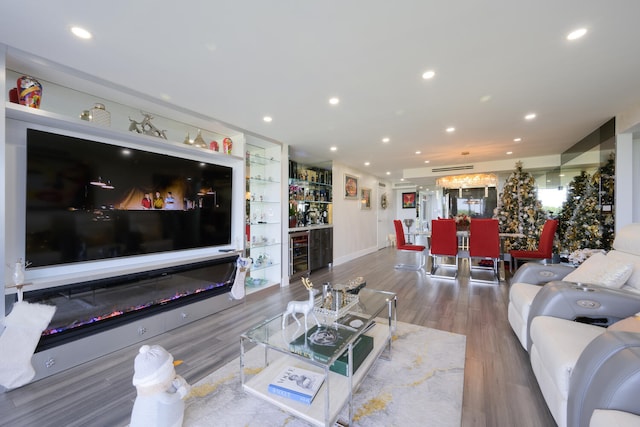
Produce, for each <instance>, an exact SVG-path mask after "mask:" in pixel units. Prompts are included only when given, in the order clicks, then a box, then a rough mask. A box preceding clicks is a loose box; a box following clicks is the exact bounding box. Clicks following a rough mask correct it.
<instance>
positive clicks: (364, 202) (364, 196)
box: [360, 188, 371, 209]
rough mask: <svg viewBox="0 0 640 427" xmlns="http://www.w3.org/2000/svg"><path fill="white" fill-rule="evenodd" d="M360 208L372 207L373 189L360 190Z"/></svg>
mask: <svg viewBox="0 0 640 427" xmlns="http://www.w3.org/2000/svg"><path fill="white" fill-rule="evenodd" d="M360 209H371V189H370V188H363V189H362V190H361V191H360Z"/></svg>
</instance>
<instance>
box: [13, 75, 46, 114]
mask: <svg viewBox="0 0 640 427" xmlns="http://www.w3.org/2000/svg"><path fill="white" fill-rule="evenodd" d="M17 84H18V87H17V89H18V102H20V104H21V105H26V106H27V107H31V108H40V102H41V101H42V85H41V84H40V82H39V81H37V80H36V79H34V78H33V77H31V76H22V77H19V78H18V82H17Z"/></svg>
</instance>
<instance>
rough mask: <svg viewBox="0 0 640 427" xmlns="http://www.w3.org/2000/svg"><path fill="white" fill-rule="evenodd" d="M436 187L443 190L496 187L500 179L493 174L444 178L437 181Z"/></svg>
mask: <svg viewBox="0 0 640 427" xmlns="http://www.w3.org/2000/svg"><path fill="white" fill-rule="evenodd" d="M436 185H438V186H439V187H442V188H481V187H496V186H497V185H498V177H497V176H496V175H495V174H492V173H476V174H468V175H454V176H443V177H442V178H438V179H437V180H436Z"/></svg>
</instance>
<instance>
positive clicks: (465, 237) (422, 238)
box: [410, 230, 525, 280]
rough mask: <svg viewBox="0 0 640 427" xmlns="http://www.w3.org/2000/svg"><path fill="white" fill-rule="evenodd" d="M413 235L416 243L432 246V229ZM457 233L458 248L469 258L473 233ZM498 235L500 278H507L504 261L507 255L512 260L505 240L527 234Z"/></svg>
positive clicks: (459, 231)
mask: <svg viewBox="0 0 640 427" xmlns="http://www.w3.org/2000/svg"><path fill="white" fill-rule="evenodd" d="M410 234H411V237H412V238H413V240H414V241H415V242H416V243H415V244H416V245H424V246H425V247H427V248H429V247H431V245H430V239H431V231H430V230H424V231H415V232H413V233H410ZM456 235H457V236H458V248H459V250H460V251H461V252H462V256H463V257H465V255H466V257H467V258H468V256H469V255H468V251H469V237H470V236H471V233H470V232H469V230H458V231H457V232H456ZM498 236H499V237H500V262H499V266H498V268H499V276H500V280H505V277H506V276H505V268H504V262H505V257H507V258H509V259H508V261H509V262H511V258H510V256H509V253H508V252H506V251H505V245H504V242H505V240H507V239H520V238H523V237H525V235H524V234H523V233H498Z"/></svg>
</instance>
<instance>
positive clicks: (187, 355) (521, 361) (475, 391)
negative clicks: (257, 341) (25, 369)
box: [0, 248, 555, 427]
mask: <svg viewBox="0 0 640 427" xmlns="http://www.w3.org/2000/svg"><path fill="white" fill-rule="evenodd" d="M395 263H396V251H395V250H394V249H393V248H386V249H382V250H379V251H377V252H375V253H372V254H369V255H366V256H363V257H361V258H358V259H356V260H353V261H351V262H348V263H345V264H342V265H339V266H336V267H334V268H333V269H329V268H324V269H321V270H319V271H317V272H314V273H312V274H311V276H310V278H311V280H312V281H313V282H314V283H315V284H316V287H319V286H320V285H321V284H322V283H323V282H332V283H334V284H337V283H345V282H346V281H347V280H349V279H351V278H354V277H357V276H363V277H364V278H365V280H366V281H367V287H368V288H372V289H380V290H388V291H393V292H396V293H397V295H398V320H399V321H402V322H408V323H415V324H417V325H422V326H427V327H430V328H436V329H441V330H445V331H450V332H455V333H459V334H464V335H466V337H467V348H466V363H465V375H464V398H463V407H462V426H478V427H485V426H486V427H494V426H505V427H511V426H519V427H528V426H531V427H549V426H554V425H555V422H554V421H553V418H552V417H551V414H550V413H549V411H548V410H547V407H546V405H545V403H544V400H543V398H542V395H541V393H540V390H539V388H538V385H537V383H536V380H535V377H534V376H533V373H532V371H531V367H530V364H529V359H528V356H527V353H526V352H525V351H524V349H523V348H522V347H521V346H520V344H519V342H518V340H517V338H516V336H515V335H514V334H513V332H512V331H511V328H510V327H509V323H508V321H507V303H508V292H509V285H508V283H507V282H501V283H500V284H482V283H475V282H470V281H469V278H468V273H467V274H465V272H464V267H465V264H464V263H463V266H462V270H463V272H462V274H461V275H460V277H459V278H458V279H457V280H446V279H434V278H431V277H429V276H425V275H423V274H420V273H416V272H412V271H403V270H395V269H394V264H395ZM306 295H307V294H306V291H305V289H304V287H303V286H302V284H301V283H300V281H299V280H298V281H294V282H292V283H291V285H290V286H289V287H287V288H280V287H272V288H269V289H266V290H263V291H260V292H257V293H253V294H250V295H249V296H248V297H247V298H246V301H245V302H244V303H242V304H241V305H239V306H236V307H233V308H230V309H228V310H225V311H223V312H221V313H218V314H215V315H212V316H209V317H207V318H205V319H202V320H200V321H197V322H194V323H192V324H190V325H187V326H184V327H181V328H179V329H175V330H173V331H171V332H169V333H166V334H163V335H161V336H158V337H154V338H152V339H149V340H148V341H146V342H145V343H149V344H160V345H162V346H164V347H165V348H166V349H167V350H169V351H170V352H171V353H172V354H173V356H174V358H175V359H180V360H183V361H184V363H183V364H182V365H180V366H178V367H177V371H178V373H179V374H181V375H182V376H183V377H184V378H185V379H186V380H187V381H188V382H189V383H191V384H193V383H195V382H196V381H198V380H199V379H201V378H203V377H205V376H206V375H207V374H209V373H210V372H212V371H214V370H215V369H217V368H219V367H220V366H222V365H223V364H225V363H226V362H227V361H229V360H231V359H233V358H235V357H237V356H238V355H239V343H240V339H239V336H240V334H241V333H242V332H244V331H245V330H247V329H249V328H250V327H252V326H253V325H254V324H256V323H257V322H259V321H261V320H263V319H266V318H268V317H271V316H273V315H275V314H277V313H280V312H282V311H283V310H284V309H285V307H286V303H287V302H288V301H290V300H292V299H297V300H300V299H304V298H306ZM141 344H142V343H141ZM141 344H136V345H134V346H131V347H128V348H126V349H123V350H120V351H116V352H114V353H111V354H108V355H106V356H103V357H101V358H99V359H97V360H95V361H92V362H89V363H86V364H84V365H81V366H78V367H76V368H73V369H69V370H67V371H65V372H62V373H59V374H57V375H54V376H51V377H49V378H45V379H43V380H40V381H37V382H35V383H32V384H28V385H26V386H24V387H22V388H19V389H17V390H13V391H10V392H6V393H0V426H11V427H22V426H38V427H41V426H42V427H44V426H52V427H61V426H65V427H72V426H78V427H80V426H82V427H86V426H126V425H127V424H128V422H129V417H130V414H131V408H132V406H133V401H134V399H135V396H136V392H135V388H134V387H133V386H132V385H131V378H132V375H133V360H134V358H135V355H136V354H137V351H138V348H139V347H140V345H141ZM415 399H417V400H419V399H420V396H415ZM220 411H224V408H220ZM424 425H425V426H428V425H429V422H428V420H425V423H424ZM404 427H411V426H404Z"/></svg>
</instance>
